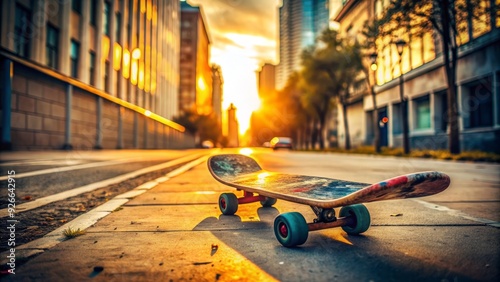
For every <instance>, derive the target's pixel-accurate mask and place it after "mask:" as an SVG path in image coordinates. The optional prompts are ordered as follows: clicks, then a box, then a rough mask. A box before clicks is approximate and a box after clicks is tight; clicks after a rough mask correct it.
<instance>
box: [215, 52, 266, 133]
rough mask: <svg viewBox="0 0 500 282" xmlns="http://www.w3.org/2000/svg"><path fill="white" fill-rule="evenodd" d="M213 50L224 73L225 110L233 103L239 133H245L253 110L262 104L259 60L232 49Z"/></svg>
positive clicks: (223, 105)
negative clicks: (258, 81)
mask: <svg viewBox="0 0 500 282" xmlns="http://www.w3.org/2000/svg"><path fill="white" fill-rule="evenodd" d="M212 51H213V54H212V57H213V62H215V63H216V64H218V65H220V66H221V69H222V73H223V79H224V86H223V87H224V88H223V93H224V94H223V104H222V107H223V110H224V111H225V110H227V109H228V108H229V106H230V104H231V103H232V104H233V105H234V106H235V107H236V117H237V119H238V124H239V133H240V134H244V133H245V132H246V131H247V130H248V128H249V127H250V117H251V115H252V112H253V111H255V110H257V109H258V108H259V107H260V104H261V103H260V99H259V95H258V91H257V75H256V73H255V71H254V70H256V69H257V68H258V62H257V61H256V60H253V59H250V58H246V57H242V56H241V55H239V54H237V53H232V52H231V50H229V51H227V50H226V51H224V52H223V53H222V52H218V50H214V49H212Z"/></svg>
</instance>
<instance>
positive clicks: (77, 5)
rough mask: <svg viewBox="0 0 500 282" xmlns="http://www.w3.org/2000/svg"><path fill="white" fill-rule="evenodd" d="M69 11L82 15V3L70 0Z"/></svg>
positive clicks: (79, 0) (77, 0)
mask: <svg viewBox="0 0 500 282" xmlns="http://www.w3.org/2000/svg"><path fill="white" fill-rule="evenodd" d="M71 9H72V10H73V11H75V12H77V13H78V14H81V13H82V1H81V0H71Z"/></svg>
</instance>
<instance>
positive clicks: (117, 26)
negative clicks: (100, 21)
mask: <svg viewBox="0 0 500 282" xmlns="http://www.w3.org/2000/svg"><path fill="white" fill-rule="evenodd" d="M121 27H122V16H121V14H120V13H116V14H115V41H116V42H121V31H122V28H121Z"/></svg>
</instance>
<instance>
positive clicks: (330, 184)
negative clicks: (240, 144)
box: [207, 154, 450, 247]
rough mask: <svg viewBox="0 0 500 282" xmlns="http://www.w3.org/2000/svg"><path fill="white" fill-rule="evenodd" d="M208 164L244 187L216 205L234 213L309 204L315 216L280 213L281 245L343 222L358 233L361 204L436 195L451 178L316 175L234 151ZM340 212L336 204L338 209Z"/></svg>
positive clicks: (364, 221) (365, 217) (363, 223)
mask: <svg viewBox="0 0 500 282" xmlns="http://www.w3.org/2000/svg"><path fill="white" fill-rule="evenodd" d="M207 162H208V169H209V171H210V173H211V174H212V176H213V177H214V178H215V179H216V180H217V181H219V182H221V183H223V184H225V185H228V186H231V187H234V188H236V189H238V190H243V192H244V195H243V197H240V198H238V197H237V196H236V195H235V194H233V193H223V194H221V195H220V197H219V208H220V210H221V212H222V213H223V214H224V215H233V214H234V213H236V211H237V210H238V205H240V204H246V203H253V202H258V201H260V203H261V205H262V206H263V207H270V206H272V205H274V204H275V203H276V199H281V200H285V201H290V202H295V203H298V204H304V205H309V206H310V207H311V208H312V210H313V211H314V213H315V214H316V216H317V218H316V219H314V221H313V222H312V223H307V222H306V220H305V218H304V216H303V215H302V214H300V213H298V212H288V213H282V214H280V215H278V216H277V217H276V218H275V220H274V234H275V236H276V238H277V239H278V241H279V242H280V243H281V244H282V245H283V246H285V247H293V246H297V245H301V244H304V243H305V242H306V240H307V237H308V233H309V231H314V230H321V229H326V228H332V227H342V229H343V230H344V231H345V232H346V233H347V234H349V235H358V234H360V233H363V232H365V231H366V230H368V228H369V227H370V221H371V220H370V213H369V212H368V209H367V208H366V207H365V205H363V204H362V203H367V202H374V201H381V200H390V199H405V198H416V197H423V196H429V195H433V194H437V193H439V192H441V191H443V190H445V189H446V188H447V187H448V186H449V185H450V178H449V177H448V176H447V175H446V174H444V173H440V172H437V171H427V172H419V173H412V174H407V175H401V176H397V177H394V178H391V179H388V180H384V181H381V182H378V183H375V184H371V185H370V184H365V183H358V182H351V181H345V180H338V179H331V178H325V177H316V176H304V175H294V174H283V173H277V172H271V171H266V170H264V169H262V168H261V167H260V165H259V164H258V163H257V161H255V159H253V158H251V157H248V156H245V155H238V154H225V155H216V156H212V157H210V158H209V159H208V161H207ZM339 207H341V209H340V212H339V216H338V217H337V216H336V214H335V210H334V208H339Z"/></svg>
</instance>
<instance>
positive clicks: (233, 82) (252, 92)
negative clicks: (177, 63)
mask: <svg viewBox="0 0 500 282" xmlns="http://www.w3.org/2000/svg"><path fill="white" fill-rule="evenodd" d="M187 2H188V3H189V4H191V5H194V6H200V7H202V10H203V13H204V15H205V20H206V23H205V25H206V26H207V29H208V33H209V37H210V40H211V47H210V58H211V59H210V62H211V63H215V64H217V65H219V66H221V69H222V76H223V79H224V86H223V87H224V88H223V95H224V96H223V104H222V108H223V109H224V110H226V109H227V108H228V107H229V105H230V104H231V103H233V104H234V105H235V106H236V109H237V110H236V116H237V119H238V122H239V126H240V133H241V134H243V133H244V132H245V131H246V130H247V129H248V127H249V121H250V115H251V114H252V111H254V110H256V109H258V108H259V106H260V101H259V98H258V93H257V76H256V71H258V70H260V68H261V67H262V65H263V64H264V63H266V62H267V63H272V64H277V63H278V50H277V40H278V18H277V17H278V4H279V3H280V2H281V1H280V0H188V1H187Z"/></svg>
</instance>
